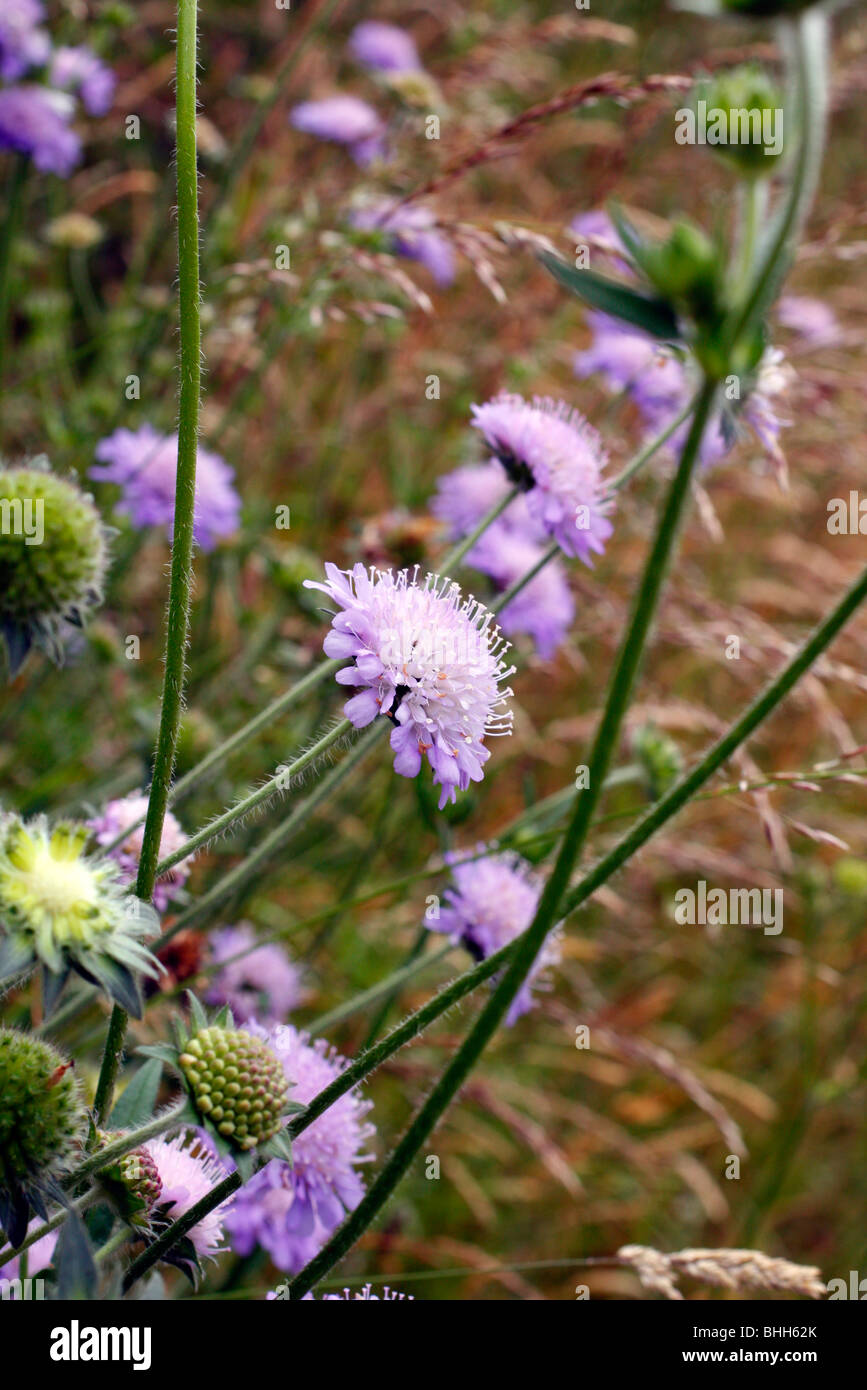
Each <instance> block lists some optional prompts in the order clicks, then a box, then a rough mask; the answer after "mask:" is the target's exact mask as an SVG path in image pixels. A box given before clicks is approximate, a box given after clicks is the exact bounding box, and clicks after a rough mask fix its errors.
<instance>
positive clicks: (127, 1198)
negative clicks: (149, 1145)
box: [99, 1130, 163, 1226]
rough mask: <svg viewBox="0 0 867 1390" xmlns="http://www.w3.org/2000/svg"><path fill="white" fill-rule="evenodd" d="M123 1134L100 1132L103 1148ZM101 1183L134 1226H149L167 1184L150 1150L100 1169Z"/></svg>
mask: <svg viewBox="0 0 867 1390" xmlns="http://www.w3.org/2000/svg"><path fill="white" fill-rule="evenodd" d="M120 1137H121V1132H117V1133H113V1134H106V1133H104V1132H103V1131H102V1130H100V1132H99V1147H100V1148H105V1147H106V1146H107V1145H108V1144H111V1143H112V1142H113V1141H114V1140H115V1139H119V1138H120ZM99 1178H100V1182H101V1183H102V1185H103V1187H104V1188H105V1190H106V1192H107V1194H108V1196H109V1197H110V1198H111V1199H112V1201H113V1202H114V1204H115V1206H116V1207H117V1208H118V1210H119V1211H120V1213H121V1215H122V1216H123V1217H124V1219H125V1220H126V1221H128V1222H129V1224H130V1225H131V1226H147V1225H149V1223H150V1216H151V1212H152V1211H153V1209H154V1207H155V1206H157V1204H158V1202H159V1200H160V1197H161V1196H162V1191H163V1184H162V1179H161V1178H160V1174H159V1169H158V1168H157V1165H156V1162H155V1161H154V1158H153V1156H152V1155H151V1154H150V1153H149V1152H148V1150H147V1149H146V1148H140V1149H131V1150H130V1152H129V1153H126V1154H124V1155H123V1157H122V1158H119V1159H118V1160H117V1162H116V1163H112V1164H111V1165H110V1166H109V1167H108V1168H103V1169H101V1170H100V1174H99Z"/></svg>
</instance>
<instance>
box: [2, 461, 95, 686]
mask: <svg viewBox="0 0 867 1390" xmlns="http://www.w3.org/2000/svg"><path fill="white" fill-rule="evenodd" d="M106 535H107V532H106V529H105V527H104V526H103V523H102V519H101V517H100V515H99V512H98V511H97V509H96V507H95V505H94V503H93V500H92V499H91V498H90V497H89V496H88V495H87V493H85V492H83V491H82V490H81V488H80V487H79V486H78V484H77V483H76V482H74V481H72V480H71V479H68V478H60V477H58V475H57V474H56V473H52V472H51V471H50V469H49V468H48V464H47V461H46V460H44V459H34V460H33V461H32V462H31V463H30V464H28V465H26V466H24V467H20V468H9V467H5V466H3V465H0V634H2V636H3V637H4V638H5V641H6V647H7V653H8V658H9V666H10V670H11V673H12V674H13V675H14V673H15V672H16V671H17V670H18V668H19V666H20V665H21V663H22V661H23V660H24V658H25V657H26V655H27V653H28V652H29V650H30V648H31V647H32V646H33V644H34V643H36V644H37V645H39V646H40V647H42V648H43V649H44V650H45V651H46V652H47V653H48V654H49V656H51V657H52V659H53V660H55V661H59V660H60V659H61V656H62V640H61V639H62V630H63V626H64V624H66V623H73V624H74V625H75V626H77V627H82V626H83V624H84V621H85V618H86V616H87V614H88V611H89V610H90V609H91V608H93V607H94V606H95V605H96V604H98V603H100V602H101V601H102V585H103V580H104V578H105V572H106V568H107V564H108V547H107V544H106Z"/></svg>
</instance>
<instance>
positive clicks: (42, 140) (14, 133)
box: [0, 82, 81, 178]
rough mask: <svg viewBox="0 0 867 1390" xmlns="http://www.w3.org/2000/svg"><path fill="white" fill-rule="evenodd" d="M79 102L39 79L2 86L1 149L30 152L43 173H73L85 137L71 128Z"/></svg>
mask: <svg viewBox="0 0 867 1390" xmlns="http://www.w3.org/2000/svg"><path fill="white" fill-rule="evenodd" d="M74 109H75V104H74V102H73V100H72V97H70V96H68V95H67V93H65V92H56V91H54V90H53V88H51V87H44V86H41V85H40V84H38V83H35V82H21V83H18V84H17V85H16V86H12V87H4V88H2V90H0V149H7V150H17V151H18V153H19V154H27V155H30V157H31V159H32V160H33V163H34V164H35V165H36V168H37V169H39V170H40V172H41V173H43V174H59V175H60V176H61V177H64V178H65V177H66V175H67V174H71V173H72V170H73V169H74V168H75V166H76V164H77V163H78V161H79V159H80V158H81V141H80V140H79V138H78V136H77V135H76V134H75V131H74V130H71V129H70V122H71V120H72V117H73V113H74Z"/></svg>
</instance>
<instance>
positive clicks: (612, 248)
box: [569, 208, 632, 274]
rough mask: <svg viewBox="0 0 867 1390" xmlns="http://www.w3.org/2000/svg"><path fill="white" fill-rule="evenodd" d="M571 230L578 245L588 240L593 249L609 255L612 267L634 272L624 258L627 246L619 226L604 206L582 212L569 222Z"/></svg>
mask: <svg viewBox="0 0 867 1390" xmlns="http://www.w3.org/2000/svg"><path fill="white" fill-rule="evenodd" d="M569 232H570V234H571V235H572V236H573V237H574V238H575V242H576V244H577V245H582V244H583V243H584V242H588V243H589V244H590V247H591V250H598V251H600V252H601V253H602V254H603V255H604V256H606V257H608V258H609V259H610V262H611V266H612V269H616V270H619V271H621V272H623V273H624V274H631V273H632V272H631V269H630V267H629V265H628V264H627V262H626V261H625V260H624V259H623V256H624V255H625V248H624V245H623V242H622V241H621V240H620V236H619V233H618V231H617V228H616V227H615V226H614V223H613V222H612V221H611V218H610V217H609V216H608V213H607V212H606V211H605V210H604V208H593V209H591V210H590V211H589V212H580V213H579V214H578V216H577V217H573V219H572V221H571V222H570V223H569Z"/></svg>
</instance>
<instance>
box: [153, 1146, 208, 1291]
mask: <svg viewBox="0 0 867 1390" xmlns="http://www.w3.org/2000/svg"><path fill="white" fill-rule="evenodd" d="M143 1152H144V1154H145V1155H146V1156H147V1158H148V1159H149V1161H150V1164H151V1165H152V1167H153V1171H154V1173H155V1175H156V1179H157V1182H158V1183H159V1193H158V1195H157V1197H156V1199H155V1200H154V1202H153V1204H152V1207H151V1213H150V1231H151V1233H152V1234H153V1235H154V1236H157V1235H159V1233H160V1231H161V1230H163V1229H164V1228H165V1227H166V1226H168V1225H171V1223H172V1222H174V1221H177V1220H178V1218H179V1217H181V1216H183V1215H184V1214H185V1212H188V1211H189V1210H190V1208H191V1207H194V1206H195V1205H196V1203H197V1202H200V1201H201V1199H202V1198H203V1197H206V1196H207V1195H208V1193H209V1192H210V1191H211V1190H212V1188H214V1187H216V1185H217V1183H219V1182H222V1181H223V1179H224V1178H225V1176H226V1170H225V1168H224V1167H223V1166H222V1164H221V1163H220V1162H219V1160H218V1159H216V1158H214V1157H213V1155H212V1154H209V1153H207V1152H205V1151H204V1150H203V1148H202V1145H201V1143H200V1142H198V1141H197V1140H196V1139H195V1138H194V1137H190V1136H187V1135H184V1134H180V1135H177V1136H176V1137H175V1138H174V1139H150V1140H149V1141H148V1142H147V1143H146V1144H145V1145H143ZM228 1208H229V1199H228V1198H227V1199H226V1201H224V1202H221V1203H220V1205H219V1206H217V1207H214V1209H213V1211H209V1212H208V1213H207V1215H206V1216H203V1217H202V1219H201V1221H198V1222H197V1223H196V1225H195V1226H193V1227H191V1229H190V1230H189V1231H188V1232H187V1236H186V1241H181V1242H179V1243H178V1246H176V1247H175V1249H174V1251H172V1252H171V1254H170V1256H169V1263H172V1264H178V1265H180V1266H181V1267H182V1268H184V1267H186V1268H189V1266H190V1265H191V1264H193V1265H195V1264H198V1263H199V1262H200V1261H202V1260H212V1259H215V1258H216V1257H217V1255H219V1254H220V1251H221V1250H222V1249H223V1248H224V1246H223V1240H224V1229H223V1227H224V1222H225V1218H226V1212H227V1211H228ZM187 1241H188V1242H189V1247H187V1246H186V1242H187ZM185 1247H186V1248H185ZM190 1247H191V1248H190ZM190 1257H193V1258H190Z"/></svg>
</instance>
